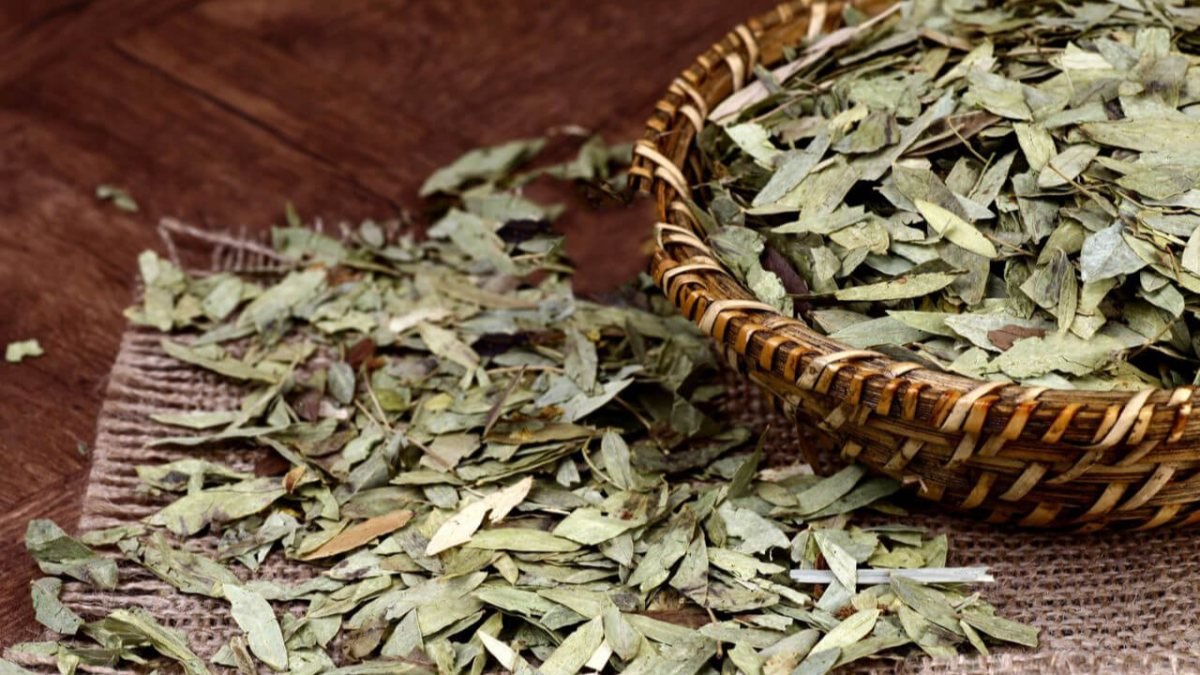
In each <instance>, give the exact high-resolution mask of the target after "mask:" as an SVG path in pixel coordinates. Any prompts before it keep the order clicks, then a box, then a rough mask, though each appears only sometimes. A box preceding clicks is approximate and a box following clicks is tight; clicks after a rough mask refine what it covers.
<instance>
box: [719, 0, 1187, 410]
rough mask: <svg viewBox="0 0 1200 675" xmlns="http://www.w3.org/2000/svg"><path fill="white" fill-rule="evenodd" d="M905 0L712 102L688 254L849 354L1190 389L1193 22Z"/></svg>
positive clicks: (1130, 8)
mask: <svg viewBox="0 0 1200 675" xmlns="http://www.w3.org/2000/svg"><path fill="white" fill-rule="evenodd" d="M1194 5H1195V3H1189V2H1185V1H1184V0H1138V1H1137V2H1131V1H1129V2H1127V1H1124V0H1117V1H1114V2H1088V1H1083V0H1030V1H1028V2H999V1H997V0H915V1H912V2H905V3H902V4H901V5H900V6H898V7H897V8H895V10H894V11H891V12H888V13H886V14H885V15H883V16H881V17H877V18H875V19H872V20H864V18H863V17H861V16H857V15H855V14H853V12H851V13H850V14H849V15H848V17H847V18H848V21H849V23H850V24H851V27H849V28H845V29H842V30H839V31H837V32H835V33H832V34H830V35H826V36H822V37H819V38H817V39H815V40H814V41H813V42H811V43H810V44H808V45H806V47H805V49H804V50H803V51H802V53H800V54H798V55H797V56H796V58H795V59H794V60H793V61H791V62H790V63H788V64H787V65H786V66H784V67H782V68H781V69H779V70H778V71H776V72H775V73H767V72H765V71H764V72H763V73H762V74H761V77H760V78H759V81H758V82H757V83H755V85H754V86H752V87H750V88H747V89H746V90H744V91H743V92H741V93H740V94H739V95H737V96H735V97H733V98H732V99H731V100H730V101H727V102H726V104H725V105H723V106H721V108H720V109H718V110H716V111H714V117H716V118H717V119H718V120H719V121H720V122H721V124H719V125H712V126H710V127H709V128H707V129H706V130H705V133H704V134H703V135H702V137H701V139H700V142H701V147H702V148H703V150H704V153H705V156H706V162H707V167H708V175H709V176H711V177H712V182H711V183H710V184H708V185H707V186H706V187H707V188H708V189H707V193H708V194H709V195H710V197H711V198H710V199H709V200H708V201H707V202H706V204H705V208H706V210H707V217H706V218H705V220H706V221H707V223H708V226H709V227H710V232H709V240H710V242H711V243H712V245H713V247H714V249H715V250H716V251H717V253H718V254H719V256H720V257H721V259H722V260H723V261H724V262H725V263H726V265H727V266H728V267H729V268H730V269H731V270H733V271H734V272H735V273H738V274H740V275H741V278H742V279H743V280H744V281H745V282H746V283H747V285H748V286H749V287H750V288H752V289H753V291H754V292H755V294H756V295H757V296H758V297H759V298H760V299H762V300H763V301H764V302H767V303H770V304H772V305H775V306H777V307H779V308H780V309H781V310H782V311H784V312H788V313H791V312H797V313H798V314H799V315H801V316H802V317H803V318H805V319H806V320H807V321H809V323H810V324H811V325H813V326H815V327H816V328H818V329H820V330H821V331H823V332H825V333H827V334H829V335H830V336H831V337H833V338H835V339H838V340H839V341H841V342H844V343H846V344H848V345H851V346H854V347H877V348H881V349H882V350H883V351H886V352H888V353H890V354H893V355H895V356H896V357H897V358H902V359H906V360H916V361H920V362H923V363H925V364H927V365H929V366H930V367H933V368H942V369H947V370H951V371H955V372H958V373H962V374H965V375H969V376H972V377H982V378H991V379H1012V380H1016V381H1020V382H1023V383H1027V384H1036V385H1045V386H1053V387H1061V388H1087V389H1143V388H1146V387H1175V386H1179V385H1186V384H1194V383H1197V382H1200V380H1198V379H1197V375H1196V373H1197V365H1198V364H1200V320H1198V318H1197V317H1198V312H1200V234H1197V233H1198V232H1200V230H1198V226H1200V189H1198V187H1200V105H1197V104H1198V103H1200V56H1197V54H1200V33H1198V30H1200V8H1197V7H1195V6H1194Z"/></svg>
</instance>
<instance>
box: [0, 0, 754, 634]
mask: <svg viewBox="0 0 1200 675" xmlns="http://www.w3.org/2000/svg"><path fill="white" fill-rule="evenodd" d="M771 4H772V2H771V1H770V0H750V1H749V2H736V3H735V2H727V1H725V0H689V2H687V3H681V2H678V1H671V0H603V1H601V2H583V1H581V0H554V1H548V0H474V1H468V2H447V1H445V0H408V1H399V0H397V1H393V2H385V1H383V0H337V1H336V2H330V1H329V0H104V1H100V0H94V1H88V0H37V1H36V2H7V3H3V5H0V137H2V138H3V142H0V345H3V344H6V343H7V342H9V341H12V340H17V339H25V338H30V337H36V338H37V339H39V340H40V341H41V343H42V345H43V346H44V347H45V349H46V355H45V356H44V357H42V358H39V359H34V360H30V361H26V362H24V363H21V364H18V365H9V364H3V363H0V457H3V467H4V470H3V471H0V514H3V515H0V607H3V608H4V610H5V611H4V612H3V613H2V614H0V646H2V645H8V644H11V643H12V642H15V641H17V640H23V639H29V638H32V637H34V636H36V635H37V634H38V633H39V627H38V626H37V625H36V624H35V623H34V621H33V618H32V616H33V615H32V610H31V607H30V603H29V596H28V590H27V589H28V582H29V579H30V578H31V577H32V576H33V575H34V574H36V572H37V570H36V568H35V567H34V565H33V564H32V563H31V562H30V561H29V559H28V558H27V556H26V555H25V552H24V545H23V543H22V540H23V536H24V531H25V523H26V522H27V521H28V520H29V519H30V518H53V519H54V520H56V521H58V522H59V523H60V524H62V525H64V526H65V527H67V528H68V529H70V528H71V527H72V526H73V525H74V523H75V522H76V520H77V518H78V514H79V504H80V498H81V496H82V491H83V487H84V485H85V483H86V480H87V474H88V463H89V459H88V456H87V454H86V453H81V452H80V451H79V449H78V447H79V444H80V443H90V442H91V440H92V438H93V436H94V428H95V420H96V414H97V412H98V410H99V406H100V402H101V400H102V398H103V395H104V388H105V375H106V373H107V372H108V370H109V366H110V364H111V362H112V359H113V356H114V353H115V351H116V347H117V342H118V338H119V336H120V334H121V331H122V328H123V325H124V321H125V320H124V317H123V316H122V314H121V312H122V310H123V309H124V308H125V307H126V305H128V304H129V303H130V302H131V300H132V293H133V275H134V272H135V269H136V262H135V260H136V256H137V254H138V252H139V251H141V250H142V249H144V248H147V247H155V246H158V245H159V242H158V240H157V236H156V234H155V226H156V224H157V222H158V220H159V218H160V217H163V216H175V217H179V218H181V219H183V220H185V221H188V222H190V223H192V224H195V225H198V226H202V227H218V228H223V229H224V228H228V227H230V226H239V225H245V226H247V227H251V228H263V227H268V226H269V225H270V224H271V223H272V222H279V221H280V214H281V212H282V206H283V204H284V203H285V202H286V201H287V200H291V201H292V202H294V203H295V204H296V206H297V208H298V209H299V210H300V212H301V213H303V214H309V215H314V214H319V215H323V216H325V217H326V218H329V219H340V218H351V219H357V218H362V217H366V216H373V217H388V216H391V215H394V214H396V213H397V212H398V210H400V209H402V208H403V207H405V206H406V205H407V206H414V205H415V204H416V196H415V193H416V188H417V186H418V185H419V184H420V182H421V180H422V179H423V178H424V176H425V175H427V174H428V173H429V172H430V171H431V170H432V169H434V168H436V167H438V166H440V165H442V164H444V163H445V162H447V161H449V160H451V159H453V158H454V157H455V156H456V155H458V154H459V153H461V152H463V151H464V150H467V149H469V148H472V147H476V146H479V145H481V144H489V143H496V142H500V141H503V140H507V139H511V138H515V137H520V136H526V135H538V134H541V133H543V132H544V131H545V130H546V129H547V128H548V127H551V126H553V125H559V124H564V123H574V124H580V125H584V126H587V127H590V128H594V129H597V130H600V131H602V132H604V133H605V135H606V136H607V137H608V138H609V139H611V140H618V139H632V138H634V137H635V136H636V134H637V133H638V132H639V131H640V129H641V124H642V122H643V121H644V120H645V119H646V117H648V116H649V114H650V112H651V110H652V107H653V104H654V101H655V100H656V99H657V97H658V96H659V94H660V93H661V92H662V91H663V89H664V88H665V86H666V84H667V83H668V82H670V80H671V79H672V78H673V77H674V76H675V75H676V74H677V73H678V72H679V71H680V70H681V69H682V68H683V67H684V66H686V65H687V64H688V63H690V62H691V61H692V59H693V58H694V56H695V55H696V54H698V53H699V52H701V51H703V50H704V49H705V48H706V47H708V46H709V45H710V44H711V43H713V42H714V41H716V40H717V39H719V38H720V37H721V36H722V35H723V34H724V33H725V32H726V31H727V30H728V29H729V28H730V27H732V26H733V25H734V24H736V23H737V22H738V21H740V20H742V19H743V18H745V16H747V15H750V14H755V13H759V12H763V11H766V10H767V9H769V8H770V6H771ZM101 183H114V184H118V185H121V186H123V187H125V188H126V189H128V191H129V192H130V194H131V195H132V196H133V197H134V198H135V199H136V200H137V202H138V203H139V204H140V205H141V210H140V211H139V212H138V213H134V214H127V213H124V212H121V211H119V210H117V209H115V208H113V207H112V206H111V205H107V204H102V203H98V202H97V200H96V199H95V197H94V191H95V188H96V186H97V185H98V184H101Z"/></svg>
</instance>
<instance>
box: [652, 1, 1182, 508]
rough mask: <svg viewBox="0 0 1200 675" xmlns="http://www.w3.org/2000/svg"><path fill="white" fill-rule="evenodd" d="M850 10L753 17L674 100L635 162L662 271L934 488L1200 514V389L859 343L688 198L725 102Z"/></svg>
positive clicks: (803, 408)
mask: <svg viewBox="0 0 1200 675" xmlns="http://www.w3.org/2000/svg"><path fill="white" fill-rule="evenodd" d="M872 4H874V5H875V7H874V8H875V9H878V8H879V6H880V5H881V4H886V3H879V2H875V3H872ZM842 9H843V3H842V2H840V1H837V0H834V1H828V2H821V1H817V2H813V1H812V0H801V1H795V2H789V3H785V4H782V5H780V6H779V7H777V8H776V9H775V10H774V11H772V12H770V13H769V14H766V15H764V16H761V17H758V18H756V19H751V20H749V21H747V22H746V23H744V24H742V25H739V26H737V27H736V28H735V29H734V30H733V31H732V32H731V33H729V34H728V35H727V36H726V37H725V38H724V39H722V40H721V41H720V42H718V43H717V44H715V45H713V47H712V48H711V49H709V50H708V51H707V52H705V53H704V54H701V55H700V57H699V58H698V59H697V60H696V62H695V63H693V64H692V65H691V66H690V67H689V68H688V69H687V70H685V71H684V72H683V73H682V74H681V75H680V76H679V77H678V78H676V79H675V81H674V82H673V83H672V84H671V86H670V88H669V89H668V90H667V94H666V96H665V97H664V98H662V100H660V101H659V102H658V104H657V105H656V108H655V112H654V115H653V116H652V117H651V118H650V120H649V121H648V122H647V125H646V131H645V133H644V134H643V137H642V138H641V139H640V140H639V141H638V143H637V145H636V146H635V148H634V161H633V167H632V169H631V174H632V178H633V180H635V181H636V183H637V186H638V188H639V189H640V190H642V191H643V192H647V193H649V194H651V195H652V196H653V198H654V200H655V202H656V208H657V220H658V223H657V225H656V237H657V247H656V251H655V254H654V259H653V263H652V271H653V275H654V279H655V281H656V283H657V284H658V285H659V287H660V288H662V290H663V292H664V293H665V294H666V296H667V297H668V298H669V299H670V300H671V302H673V303H674V304H675V305H676V306H677V307H678V308H679V309H680V310H681V311H682V312H683V313H684V314H685V315H686V316H688V317H689V318H690V319H692V320H693V321H695V322H696V323H697V324H699V326H700V328H701V329H702V330H704V331H705V332H706V333H708V334H710V335H711V336H712V337H713V338H715V339H716V341H717V342H718V344H719V346H720V349H721V351H722V353H723V354H724V355H725V357H726V359H727V360H728V361H729V362H730V364H731V365H732V366H733V367H735V368H737V369H738V370H739V371H740V372H742V373H744V374H745V375H746V376H748V377H749V378H750V379H751V380H753V381H755V382H756V383H758V384H759V385H761V386H762V387H764V388H765V389H767V390H768V391H769V392H770V393H771V394H773V395H774V397H775V398H776V399H777V400H778V401H779V402H780V403H781V404H782V405H783V407H784V408H785V410H786V411H788V412H789V414H794V415H795V417H796V419H797V421H798V422H799V423H800V424H803V425H807V426H810V427H815V428H817V429H820V430H821V431H823V432H825V434H826V435H827V436H828V437H829V438H830V439H832V440H834V441H835V442H836V444H837V447H838V448H839V449H840V452H841V455H842V456H843V457H844V458H846V459H850V460H855V461H858V462H860V463H862V464H864V465H866V466H868V467H869V468H871V469H873V470H875V471H878V472H881V473H884V474H887V475H889V476H892V477H894V478H897V479H899V480H900V481H902V482H904V483H905V484H908V485H911V486H913V487H914V488H915V489H916V490H917V492H918V494H920V495H921V496H923V497H926V498H928V499H932V500H935V501H938V502H940V503H942V504H945V505H946V506H947V507H950V508H954V509H959V510H969V511H972V512H973V513H976V514H977V515H980V516H982V517H985V518H987V519H988V520H989V521H992V522H998V523H1016V524H1020V525H1026V526H1040V527H1070V528H1076V529H1080V530H1085V531H1090V530H1095V529H1099V528H1101V527H1106V526H1110V527H1113V526H1115V527H1125V528H1139V529H1145V528H1153V527H1159V526H1164V525H1169V526H1186V525H1193V524H1195V523H1197V522H1200V505H1198V502H1200V473H1198V472H1197V471H1196V469H1197V468H1198V467H1200V420H1198V419H1194V418H1193V416H1192V415H1191V412H1192V402H1193V397H1194V395H1195V390H1194V388H1192V387H1180V388H1178V389H1174V390H1161V389H1147V390H1144V391H1139V392H1092V391H1063V390H1054V389H1046V388H1033V387H1022V386H1019V385H1016V384H1012V383H1007V382H989V381H982V380H974V379H971V378H966V377H961V376H958V375H954V374H950V373H945V372H941V371H934V370H930V369H927V368H925V367H923V366H921V365H919V364H916V363H909V362H898V361H895V360H892V359H890V358H888V357H886V356H884V355H882V354H880V353H878V352H874V351H870V350H862V349H850V348H848V347H847V346H845V345H841V344H838V343H837V342H835V341H833V340H830V339H829V338H827V337H825V336H824V335H821V334H819V333H817V332H816V331H814V330H812V329H811V328H809V327H808V326H807V325H806V324H805V323H804V322H802V321H800V320H798V319H794V318H791V317H787V316H783V315H781V314H779V313H778V312H777V311H776V310H775V309H774V308H773V307H771V306H768V305H765V304H763V303H761V302H758V301H757V300H756V299H755V298H754V296H753V294H751V293H750V292H749V291H748V290H746V289H745V288H743V287H742V286H741V284H740V283H739V282H738V281H737V280H736V279H734V278H733V277H732V276H730V274H729V273H728V271H726V270H725V268H724V267H722V266H721V264H720V263H719V262H718V261H717V260H716V258H715V257H714V256H713V254H712V252H711V250H710V249H709V247H708V245H707V244H706V243H705V241H704V239H703V236H702V234H701V229H700V226H699V225H698V224H697V223H696V221H695V219H694V217H693V216H692V215H691V213H690V211H689V209H688V207H687V205H686V203H685V198H691V197H692V194H691V190H690V188H689V186H690V185H692V184H695V183H697V182H700V177H699V176H698V172H699V162H698V161H697V158H696V157H695V155H694V154H693V150H694V145H693V141H694V140H695V138H696V135H697V134H698V133H699V131H700V130H701V129H702V128H703V127H704V125H705V124H706V123H707V119H706V118H707V117H708V114H709V111H710V110H711V109H712V108H713V107H714V106H715V105H717V104H718V103H719V102H720V101H721V100H723V99H725V98H726V97H728V96H729V95H730V94H731V93H733V92H735V91H738V90H739V89H741V88H742V87H743V86H745V85H746V84H748V83H749V82H750V81H752V78H753V68H754V66H755V65H756V64H760V63H761V64H763V65H765V66H771V65H773V64H776V63H777V62H779V61H780V60H781V59H782V58H783V48H784V46H786V45H794V44H796V43H797V42H799V41H800V40H801V39H803V38H804V37H805V36H810V35H814V34H816V33H818V32H820V31H821V30H829V29H832V28H834V27H836V24H837V22H838V21H839V20H840V16H841V12H842ZM868 9H870V8H868ZM689 177H690V178H689Z"/></svg>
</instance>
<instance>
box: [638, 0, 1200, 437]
mask: <svg viewBox="0 0 1200 675" xmlns="http://www.w3.org/2000/svg"><path fill="white" fill-rule="evenodd" d="M846 4H848V3H846V2H844V1H843V0H828V1H820V0H816V1H814V0H793V1H791V2H785V3H783V4H781V5H779V6H778V7H776V8H775V9H774V10H773V11H771V12H768V13H766V14H764V15H761V16H759V17H756V18H752V19H749V20H748V21H746V22H744V23H742V24H740V25H738V26H737V27H736V28H735V29H734V30H733V31H732V32H730V33H729V34H728V35H726V36H725V38H723V39H722V40H721V41H720V42H718V43H716V44H714V45H713V46H712V47H711V48H710V49H709V50H708V51H706V52H705V53H703V54H702V55H701V56H700V57H699V58H698V59H697V60H696V62H695V63H693V64H692V66H690V67H689V68H688V69H687V70H685V71H684V72H683V73H682V74H681V75H680V76H679V77H677V78H676V79H675V80H674V82H672V84H671V86H670V88H669V89H668V93H667V95H666V96H665V97H664V98H663V99H661V100H660V101H659V102H658V104H657V105H656V109H655V113H654V115H653V116H652V117H651V118H650V120H649V121H648V122H647V125H646V129H645V131H644V133H643V137H642V138H641V139H640V140H639V141H638V142H637V143H636V144H635V146H634V157H633V162H632V167H631V169H630V174H631V176H632V177H633V179H634V180H635V185H636V187H637V189H638V191H639V192H641V193H644V194H650V195H652V196H654V197H656V201H657V214H656V215H657V222H656V224H655V244H656V245H655V250H654V255H653V259H652V263H651V265H652V269H653V270H654V271H655V280H656V281H657V282H658V283H659V286H660V287H661V288H662V289H663V291H664V292H666V293H667V295H668V297H669V298H671V299H672V300H673V301H675V300H676V299H679V300H680V301H677V302H675V304H676V305H677V306H679V307H680V308H681V309H684V310H685V311H687V310H688V309H691V308H701V309H700V310H699V311H698V313H697V314H696V316H695V317H694V319H695V321H696V323H697V324H699V326H700V327H701V329H703V330H704V331H705V332H706V333H709V334H710V335H711V336H712V337H714V338H716V339H717V340H719V341H722V342H728V340H726V339H725V338H726V336H727V334H728V333H729V332H730V327H731V325H733V324H735V323H736V322H737V321H736V319H737V318H741V319H742V320H744V321H752V322H756V323H760V324H761V327H760V328H758V329H757V330H755V332H754V335H753V336H752V337H750V339H749V340H748V341H745V342H744V343H735V344H734V347H735V350H736V351H738V353H739V354H741V355H742V356H748V355H752V354H750V353H749V352H751V351H752V350H751V349H749V346H750V344H749V343H750V342H756V341H758V342H761V341H765V340H780V339H786V340H801V341H804V342H807V343H808V344H807V346H808V347H810V349H808V350H807V351H806V353H805V355H804V356H801V357H800V361H801V362H803V363H804V364H805V366H806V367H805V368H804V369H803V370H804V374H805V375H808V376H809V377H808V378H807V380H811V379H813V378H812V377H811V375H812V374H813V372H814V371H820V370H824V369H827V368H829V367H831V366H833V365H835V364H838V365H839V366H841V367H840V368H839V369H838V372H843V371H845V372H855V373H856V374H857V375H859V376H864V375H865V376H866V377H868V378H870V379H882V380H883V381H884V382H886V381H891V380H899V381H901V382H905V383H912V384H914V385H918V386H921V387H923V388H928V389H929V393H930V394H936V393H950V394H951V395H955V394H956V395H957V396H959V397H963V398H972V399H977V398H979V397H982V396H992V397H997V398H998V400H999V401H1000V402H1002V403H1008V404H1013V403H1017V402H1025V401H1033V400H1036V401H1039V402H1041V403H1044V404H1047V405H1050V406H1054V405H1059V406H1079V407H1078V408H1077V410H1078V411H1080V412H1082V411H1086V410H1102V411H1109V410H1111V409H1112V408H1113V406H1119V407H1120V408H1121V409H1122V411H1123V412H1124V413H1126V414H1122V415H1119V416H1120V417H1136V413H1137V412H1138V411H1139V410H1141V409H1142V408H1143V407H1145V406H1163V405H1166V406H1170V407H1172V408H1175V407H1178V406H1180V405H1182V403H1183V401H1184V400H1186V401H1190V400H1191V398H1192V396H1193V394H1194V392H1195V389H1196V388H1195V387H1191V386H1183V387H1178V388H1175V389H1161V388H1147V389H1144V390H1140V391H1096V390H1075V389H1055V388H1050V387H1028V386H1024V385H1021V384H1018V383H1015V382H999V383H998V382H997V381H993V380H981V379H974V378H970V377H966V376H963V375H959V374H956V373H951V372H948V371H941V370H933V369H930V368H927V367H925V366H922V365H920V364H916V363H910V362H899V361H896V360H895V359H892V358H890V357H888V356H886V355H884V354H882V353H879V352H876V351H873V350H864V349H854V348H851V347H849V346H847V345H844V344H841V343H838V342H837V341H835V340H831V339H830V338H828V337H827V336H825V335H823V334H821V333H819V332H817V331H815V330H813V329H812V328H811V327H809V326H808V324H806V323H805V322H804V321H802V320H800V319H798V318H793V317H788V316H784V315H783V314H781V313H780V312H779V311H778V310H776V309H775V308H773V307H770V306H767V305H765V304H763V303H759V302H757V301H756V300H755V299H754V295H753V294H752V293H751V292H749V291H748V290H747V289H745V288H744V287H743V286H742V285H741V284H740V282H738V281H737V280H736V279H734V278H733V277H732V276H731V275H730V274H729V273H728V271H727V270H726V269H725V268H724V267H723V266H722V265H721V263H720V262H718V261H717V259H716V257H715V256H713V255H712V254H711V251H710V249H709V248H708V246H707V244H706V243H705V242H704V241H703V239H701V238H700V237H699V236H697V232H698V226H697V225H696V223H695V221H694V218H693V217H692V216H691V215H690V213H688V211H687V208H686V206H685V205H684V204H683V203H682V202H681V201H680V200H679V199H678V197H679V196H681V195H684V196H687V197H689V198H690V197H691V189H690V187H689V186H690V183H689V181H688V180H687V178H686V176H685V171H686V162H687V160H688V159H689V155H690V150H691V142H692V140H694V138H695V137H696V136H697V135H698V131H699V129H700V128H702V127H703V126H704V124H705V122H704V120H705V118H706V117H707V114H708V112H709V111H710V110H711V108H712V107H714V104H716V103H719V101H720V100H723V99H724V98H725V97H726V96H724V95H722V96H720V97H719V98H718V100H716V101H713V100H709V99H708V98H706V97H705V96H704V95H703V94H702V93H701V91H700V88H699V85H700V84H701V83H713V84H715V85H716V87H717V89H718V90H721V91H726V93H727V94H728V93H732V92H734V91H738V90H739V89H741V88H742V87H743V86H744V85H745V84H747V83H749V82H750V81H751V79H752V78H753V77H754V73H753V68H754V66H755V65H757V64H759V63H761V64H762V65H767V66H769V65H772V62H774V61H777V60H779V59H780V58H781V57H782V47H783V44H784V43H783V42H781V41H780V40H779V37H778V36H777V35H772V31H774V30H775V29H777V28H779V27H780V26H782V25H785V24H787V23H789V22H794V21H796V19H797V18H798V17H803V16H805V15H808V16H809V17H810V18H811V19H816V20H818V21H819V23H818V21H811V22H810V25H828V24H831V23H833V20H834V19H836V17H837V14H838V13H839V12H840V10H841V8H842V7H844V6H845V5H846ZM888 4H890V3H888ZM772 38H774V41H773V42H771V40H772ZM768 59H769V60H768ZM689 274H692V275H696V274H704V275H708V276H719V277H722V278H723V279H724V280H725V281H726V283H724V284H722V286H724V287H725V288H722V289H721V290H726V291H727V292H726V293H724V294H720V293H716V292H713V290H712V289H711V288H710V287H709V286H708V285H706V284H690V285H689V284H681V283H679V281H680V280H681V279H682V278H684V277H686V276H687V275H689ZM685 285H686V286H687V288H686V289H681V286H685ZM682 296H686V297H682ZM685 303H686V305H687V307H684V304H685ZM692 313H693V312H688V314H689V316H691V315H692ZM729 313H736V314H737V315H739V316H738V317H734V316H728V314H729ZM817 376H818V378H819V376H820V373H819V372H818V373H817ZM802 378H803V376H802ZM805 383H806V381H799V380H798V381H797V384H798V385H800V386H803V385H804V384H805ZM960 400H961V398H960ZM1106 426H1109V428H1108V429H1107V430H1106V431H1107V432H1118V431H1121V430H1122V429H1124V430H1125V431H1128V428H1127V425H1125V424H1119V425H1111V426H1110V425H1106ZM1103 436H1115V438H1114V439H1113V441H1114V442H1115V441H1116V440H1120V436H1123V434H1119V435H1118V434H1115V433H1105V434H1104V435H1103ZM1103 440H1104V438H1103V437H1101V438H1098V439H1096V440H1095V442H1096V443H1099V442H1101V441H1103Z"/></svg>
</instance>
